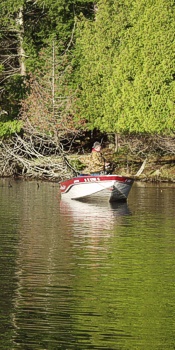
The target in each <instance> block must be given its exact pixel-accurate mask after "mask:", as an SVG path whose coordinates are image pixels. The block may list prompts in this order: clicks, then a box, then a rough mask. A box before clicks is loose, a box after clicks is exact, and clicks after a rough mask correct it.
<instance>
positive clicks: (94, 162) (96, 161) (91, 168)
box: [84, 149, 105, 174]
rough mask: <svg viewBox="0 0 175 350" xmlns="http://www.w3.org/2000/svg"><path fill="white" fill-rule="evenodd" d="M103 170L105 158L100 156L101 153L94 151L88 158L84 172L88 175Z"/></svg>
mask: <svg viewBox="0 0 175 350" xmlns="http://www.w3.org/2000/svg"><path fill="white" fill-rule="evenodd" d="M104 169H105V158H104V157H103V155H102V154H101V152H97V151H95V150H94V149H93V150H92V153H91V154H90V157H89V162H88V164H87V167H86V169H85V170H84V172H86V173H88V174H90V173H98V172H100V171H104Z"/></svg>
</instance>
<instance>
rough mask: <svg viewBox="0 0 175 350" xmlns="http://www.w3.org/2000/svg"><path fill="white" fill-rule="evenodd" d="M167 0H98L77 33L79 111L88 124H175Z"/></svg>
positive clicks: (112, 127)
mask: <svg viewBox="0 0 175 350" xmlns="http://www.w3.org/2000/svg"><path fill="white" fill-rule="evenodd" d="M174 19H175V13H174V2H173V1H171V0H168V1H167V0H157V1H154V2H153V1H151V0H147V1H145V0H139V1H137V0H132V1H129V2H128V1H127V0H122V1H118V0H111V1H108V0H102V1H100V3H99V10H98V13H97V16H96V21H94V22H91V21H87V20H84V21H83V22H80V24H79V32H78V35H77V45H76V50H77V62H78V64H79V70H78V72H77V81H79V83H80V85H79V87H80V89H79V110H80V111H81V113H82V115H83V116H85V117H86V119H87V120H88V122H89V127H90V128H94V127H97V128H99V129H101V130H103V131H110V132H111V131H115V132H150V133H155V132H156V133H167V132H170V131H172V130H174V127H175V70H174V69H175V56H174V50H175V33H174V24H175V20H174Z"/></svg>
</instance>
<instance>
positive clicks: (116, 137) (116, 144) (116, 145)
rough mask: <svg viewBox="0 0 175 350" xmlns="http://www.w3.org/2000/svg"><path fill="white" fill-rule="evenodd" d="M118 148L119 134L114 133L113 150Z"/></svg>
mask: <svg viewBox="0 0 175 350" xmlns="http://www.w3.org/2000/svg"><path fill="white" fill-rule="evenodd" d="M118 149H119V134H115V152H117V151H118Z"/></svg>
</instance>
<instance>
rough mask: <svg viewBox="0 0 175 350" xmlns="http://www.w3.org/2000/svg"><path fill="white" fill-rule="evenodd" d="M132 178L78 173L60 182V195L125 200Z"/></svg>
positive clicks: (63, 196) (76, 197) (73, 197)
mask: <svg viewBox="0 0 175 350" xmlns="http://www.w3.org/2000/svg"><path fill="white" fill-rule="evenodd" d="M133 182H134V179H133V178H131V177H127V176H122V175H101V174H100V175H84V174H82V175H79V176H77V177H74V178H71V179H68V180H65V181H62V182H60V191H61V197H62V198H64V199H75V200H96V199H99V198H100V199H102V198H103V199H108V200H109V202H117V201H122V200H125V201H126V200H127V198H128V195H129V192H130V190H131V187H132V185H133Z"/></svg>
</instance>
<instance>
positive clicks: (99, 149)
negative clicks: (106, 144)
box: [93, 141, 101, 152]
mask: <svg viewBox="0 0 175 350" xmlns="http://www.w3.org/2000/svg"><path fill="white" fill-rule="evenodd" d="M93 148H94V149H95V150H96V151H98V152H100V151H101V143H100V142H98V141H96V142H94V144H93Z"/></svg>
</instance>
